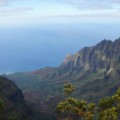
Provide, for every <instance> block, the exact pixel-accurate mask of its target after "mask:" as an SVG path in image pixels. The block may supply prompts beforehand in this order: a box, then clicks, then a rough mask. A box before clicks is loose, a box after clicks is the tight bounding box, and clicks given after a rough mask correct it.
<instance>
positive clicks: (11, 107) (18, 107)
mask: <svg viewBox="0 0 120 120" xmlns="http://www.w3.org/2000/svg"><path fill="white" fill-rule="evenodd" d="M0 99H1V100H2V101H3V106H4V110H3V113H2V116H3V119H4V120H9V119H13V118H14V119H15V118H17V120H21V119H22V120H33V116H32V114H33V113H32V111H31V110H30V108H29V107H28V106H27V105H26V102H25V100H24V97H23V94H22V92H21V90H20V89H18V88H17V86H16V85H15V84H14V83H13V82H11V81H9V80H8V79H6V78H4V77H2V76H0Z"/></svg>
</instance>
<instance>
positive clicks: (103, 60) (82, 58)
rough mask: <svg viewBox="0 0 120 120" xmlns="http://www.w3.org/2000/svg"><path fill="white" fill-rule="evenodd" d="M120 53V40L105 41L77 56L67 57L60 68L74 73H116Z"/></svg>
mask: <svg viewBox="0 0 120 120" xmlns="http://www.w3.org/2000/svg"><path fill="white" fill-rule="evenodd" d="M119 51H120V39H117V40H115V41H114V42H112V41H108V40H103V41H102V42H100V43H99V44H97V45H96V46H93V47H86V48H83V49H81V50H80V51H79V52H78V53H76V54H75V55H69V56H67V57H66V59H65V60H64V62H63V63H62V65H61V66H60V67H61V68H62V67H63V69H67V68H68V71H72V72H74V71H80V70H85V71H92V72H97V71H99V70H104V71H105V72H108V73H109V72H112V71H114V69H116V68H117V67H118V64H119V63H120V52H119Z"/></svg>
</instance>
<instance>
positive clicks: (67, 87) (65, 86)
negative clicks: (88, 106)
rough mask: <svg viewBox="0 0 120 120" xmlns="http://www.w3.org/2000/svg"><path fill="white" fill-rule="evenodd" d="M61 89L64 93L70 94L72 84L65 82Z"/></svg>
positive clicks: (72, 87)
mask: <svg viewBox="0 0 120 120" xmlns="http://www.w3.org/2000/svg"><path fill="white" fill-rule="evenodd" d="M63 91H64V94H65V95H71V93H72V92H73V91H74V86H73V85H72V84H71V83H67V84H65V85H64V90H63Z"/></svg>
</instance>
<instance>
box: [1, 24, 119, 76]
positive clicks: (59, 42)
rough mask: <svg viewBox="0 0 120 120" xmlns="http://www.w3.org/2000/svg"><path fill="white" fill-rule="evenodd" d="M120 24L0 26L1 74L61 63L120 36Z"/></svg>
mask: <svg viewBox="0 0 120 120" xmlns="http://www.w3.org/2000/svg"><path fill="white" fill-rule="evenodd" d="M119 31H120V24H118V23H100V24H99V23H93V24H92V23H90V24H89V23H84V24H83V23H75V24H74V23H72V24H70V23H68V24H67V23H66V24H64V23H60V24H57V23H55V24H52V23H51V24H43V25H42V24H39V25H37V26H24V27H17V26H16V27H15V26H14V27H10V26H9V27H3V28H2V27H1V28H0V74H3V73H11V72H19V71H31V70H36V69H39V68H42V67H45V66H58V65H59V64H60V63H61V62H62V61H63V60H64V58H65V56H66V55H67V54H74V53H76V52H77V51H78V50H79V49H81V48H83V47H85V46H92V45H95V44H97V43H98V42H100V41H101V40H103V39H105V38H106V39H111V40H114V39H116V38H118V37H120V33H119Z"/></svg>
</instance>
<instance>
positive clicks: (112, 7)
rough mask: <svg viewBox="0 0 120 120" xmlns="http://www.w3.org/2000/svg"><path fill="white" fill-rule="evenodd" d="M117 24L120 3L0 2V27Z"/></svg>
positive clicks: (106, 0)
mask: <svg viewBox="0 0 120 120" xmlns="http://www.w3.org/2000/svg"><path fill="white" fill-rule="evenodd" d="M80 21H81V22H83V21H86V22H90V21H93V22H97V21H100V22H108V21H110V22H119V21H120V0H0V25H21V24H34V23H43V22H48V23H50V22H80Z"/></svg>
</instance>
